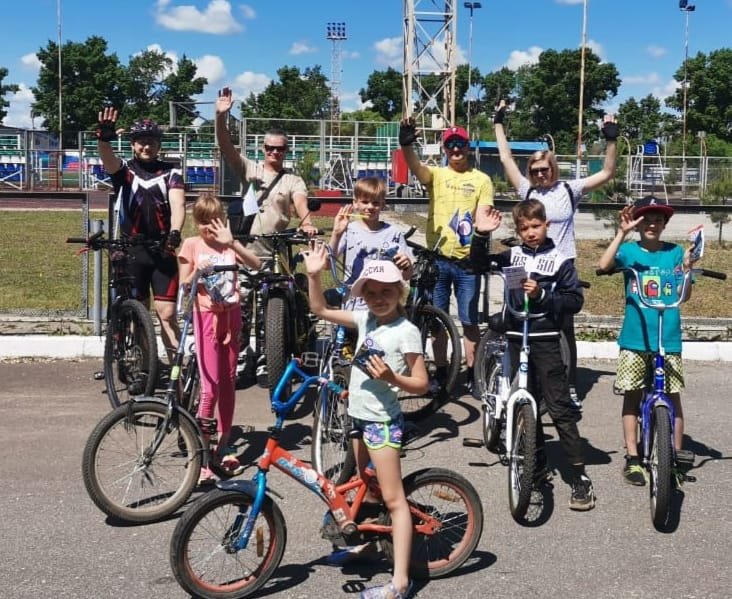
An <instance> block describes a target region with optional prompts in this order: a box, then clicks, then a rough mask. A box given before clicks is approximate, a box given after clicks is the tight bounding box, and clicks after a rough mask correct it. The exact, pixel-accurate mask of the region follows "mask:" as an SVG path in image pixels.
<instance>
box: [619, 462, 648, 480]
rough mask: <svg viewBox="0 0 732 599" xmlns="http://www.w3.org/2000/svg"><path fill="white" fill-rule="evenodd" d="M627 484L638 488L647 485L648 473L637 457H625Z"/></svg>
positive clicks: (624, 473) (624, 472)
mask: <svg viewBox="0 0 732 599" xmlns="http://www.w3.org/2000/svg"><path fill="white" fill-rule="evenodd" d="M623 477H624V478H625V482H626V483H628V484H630V485H634V486H636V487H642V486H643V485H645V484H646V473H645V472H644V470H643V466H641V465H640V461H639V460H638V457H637V456H633V457H630V456H625V468H623Z"/></svg>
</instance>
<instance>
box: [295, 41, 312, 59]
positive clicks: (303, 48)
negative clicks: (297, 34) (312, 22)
mask: <svg viewBox="0 0 732 599" xmlns="http://www.w3.org/2000/svg"><path fill="white" fill-rule="evenodd" d="M317 51H318V49H317V48H315V47H314V46H310V45H309V44H307V43H306V42H293V44H292V46H290V54H292V55H293V56H299V55H300V54H312V53H313V52H317Z"/></svg>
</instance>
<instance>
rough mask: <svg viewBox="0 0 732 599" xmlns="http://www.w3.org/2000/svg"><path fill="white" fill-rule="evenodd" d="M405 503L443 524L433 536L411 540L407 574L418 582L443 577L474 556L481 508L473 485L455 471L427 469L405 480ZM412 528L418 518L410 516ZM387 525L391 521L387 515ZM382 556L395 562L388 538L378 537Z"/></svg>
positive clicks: (421, 535)
mask: <svg viewBox="0 0 732 599" xmlns="http://www.w3.org/2000/svg"><path fill="white" fill-rule="evenodd" d="M403 484H404V492H405V494H406V496H407V502H408V503H410V504H411V505H413V506H415V507H417V508H418V509H419V510H420V511H423V512H427V513H429V514H430V515H431V516H434V517H437V518H438V519H439V520H440V521H441V523H442V525H441V526H439V527H438V528H437V529H436V530H435V531H434V533H433V534H430V535H426V534H418V533H416V532H415V534H414V537H413V538H412V554H411V556H410V563H409V569H410V575H411V576H413V577H414V578H418V579H427V578H439V577H441V576H446V575H447V574H450V573H451V572H454V571H455V570H457V569H458V568H459V567H460V566H462V565H463V564H464V563H465V562H466V561H467V560H468V558H470V556H471V555H472V554H473V551H475V548H476V547H477V546H478V543H479V542H480V537H481V535H482V534H483V505H482V503H481V501H480V496H479V495H478V492H477V491H476V490H475V487H473V485H472V484H470V482H469V481H468V480H467V479H466V478H465V477H463V476H461V475H460V474H458V473H457V472H452V471H451V470H446V469H443V468H428V469H426V470H419V471H417V472H412V473H411V474H408V475H407V476H406V477H404V480H403ZM412 519H413V522H414V524H415V525H417V524H419V521H418V520H417V518H416V517H415V516H414V515H413V516H412ZM386 523H387V525H391V518H390V517H389V515H388V513H387V515H386ZM381 545H382V548H383V550H384V554H385V555H386V557H387V559H388V560H389V561H390V562H392V563H393V562H394V544H393V540H392V537H391V535H386V536H384V537H382V538H381Z"/></svg>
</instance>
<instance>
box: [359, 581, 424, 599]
mask: <svg viewBox="0 0 732 599" xmlns="http://www.w3.org/2000/svg"><path fill="white" fill-rule="evenodd" d="M412 586H413V583H412V581H411V580H410V581H409V584H408V585H407V590H406V591H404V592H403V593H400V592H399V591H397V589H396V587H395V586H394V583H393V582H391V581H389V582H388V583H387V584H385V585H383V586H379V587H369V588H368V589H364V590H363V591H361V599H407V597H409V596H410V595H411V594H412Z"/></svg>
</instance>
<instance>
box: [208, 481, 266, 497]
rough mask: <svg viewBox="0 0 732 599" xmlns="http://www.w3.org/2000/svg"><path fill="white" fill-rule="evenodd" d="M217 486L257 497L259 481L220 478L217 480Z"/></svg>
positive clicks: (224, 489)
mask: <svg viewBox="0 0 732 599" xmlns="http://www.w3.org/2000/svg"><path fill="white" fill-rule="evenodd" d="M216 488H217V489H221V490H222V491H236V492H237V493H241V494H242V495H246V496H247V497H251V498H252V499H256V497H257V483H255V482H254V481H253V480H240V479H239V480H234V479H230V480H220V481H217V482H216Z"/></svg>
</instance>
